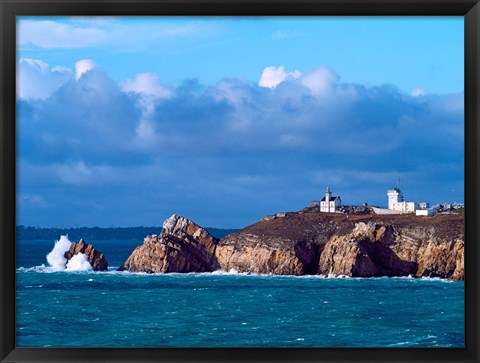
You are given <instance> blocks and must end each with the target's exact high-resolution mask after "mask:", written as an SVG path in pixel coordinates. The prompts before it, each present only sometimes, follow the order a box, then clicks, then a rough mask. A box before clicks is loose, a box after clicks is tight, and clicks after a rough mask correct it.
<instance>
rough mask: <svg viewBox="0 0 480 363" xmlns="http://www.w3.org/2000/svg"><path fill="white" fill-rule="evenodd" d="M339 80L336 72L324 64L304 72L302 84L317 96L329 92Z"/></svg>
mask: <svg viewBox="0 0 480 363" xmlns="http://www.w3.org/2000/svg"><path fill="white" fill-rule="evenodd" d="M338 80H339V77H338V76H337V75H336V74H335V72H333V71H332V70H331V69H329V68H328V67H326V66H323V65H322V66H320V67H318V68H316V69H314V70H312V71H310V72H306V73H304V74H303V75H302V77H301V79H300V81H301V82H302V84H303V85H305V86H306V87H307V88H308V89H309V90H310V91H311V92H312V93H313V94H314V95H317V96H321V95H326V94H328V93H329V92H330V91H331V90H332V88H333V86H334V85H335V83H336V82H337V81H338Z"/></svg>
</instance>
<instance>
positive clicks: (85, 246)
mask: <svg viewBox="0 0 480 363" xmlns="http://www.w3.org/2000/svg"><path fill="white" fill-rule="evenodd" d="M79 253H83V254H84V255H85V256H86V257H87V259H88V262H89V263H90V265H91V266H92V268H93V270H94V271H106V270H107V268H108V262H107V259H106V258H105V255H104V254H103V253H101V252H100V251H98V250H96V249H95V248H94V247H93V246H92V245H91V244H89V243H86V242H85V241H84V240H83V239H81V240H80V241H78V243H76V242H72V244H71V245H70V249H69V250H68V251H66V252H65V255H64V256H65V258H66V259H67V261H70V260H71V259H72V257H73V256H75V255H77V254H79Z"/></svg>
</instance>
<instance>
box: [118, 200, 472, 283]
mask: <svg viewBox="0 0 480 363" xmlns="http://www.w3.org/2000/svg"><path fill="white" fill-rule="evenodd" d="M232 269H233V270H235V271H238V272H247V273H248V272H250V273H260V274H278V275H326V276H351V277H376V276H412V277H440V278H447V279H453V280H463V279H464V210H463V209H461V210H456V211H454V212H450V213H439V214H437V215H435V216H429V217H423V216H415V215H414V214H402V215H375V214H372V213H369V211H368V208H363V209H362V210H361V211H355V213H319V212H315V211H313V210H311V209H308V208H307V209H305V210H303V211H301V212H292V213H282V214H277V215H274V216H269V217H266V218H264V219H262V220H261V221H259V222H257V223H255V224H253V225H251V226H248V227H246V228H244V229H242V230H239V231H237V232H234V233H232V234H230V235H228V236H226V237H224V238H222V239H217V238H215V237H213V236H211V235H210V234H209V233H208V231H207V230H205V229H204V228H202V227H200V226H198V225H197V224H195V223H194V222H193V221H190V220H188V219H186V218H184V217H181V216H178V215H175V214H174V215H173V216H171V217H170V218H169V219H167V220H166V221H165V222H164V224H163V229H162V232H161V233H160V235H151V236H147V237H145V239H144V242H143V244H142V245H140V246H138V247H137V248H136V249H135V250H134V251H133V252H132V254H131V255H130V256H129V257H128V259H127V260H126V261H125V262H124V263H123V264H122V265H121V266H120V268H119V270H120V271H131V272H147V273H159V272H211V271H216V270H224V271H231V270H232Z"/></svg>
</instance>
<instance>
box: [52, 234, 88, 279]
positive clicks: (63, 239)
mask: <svg viewBox="0 0 480 363" xmlns="http://www.w3.org/2000/svg"><path fill="white" fill-rule="evenodd" d="M71 244H72V242H71V241H70V240H69V239H68V236H60V239H59V240H58V241H57V242H55V245H54V246H53V249H52V250H51V251H50V253H49V254H48V255H47V261H48V264H49V265H50V270H52V271H64V270H66V271H88V270H92V269H93V268H92V266H91V265H90V262H89V261H88V258H87V256H85V255H84V254H83V253H78V254H76V255H74V256H73V257H72V258H71V259H70V261H67V259H66V258H65V252H67V251H68V250H69V249H70V246H71Z"/></svg>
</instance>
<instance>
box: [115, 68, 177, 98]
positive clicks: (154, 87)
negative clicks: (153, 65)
mask: <svg viewBox="0 0 480 363" xmlns="http://www.w3.org/2000/svg"><path fill="white" fill-rule="evenodd" d="M121 86H122V88H123V90H125V91H126V92H134V93H140V94H143V95H152V96H156V97H160V98H169V97H172V91H171V90H170V89H168V88H167V87H165V86H164V85H162V84H161V82H160V79H159V78H158V76H157V75H156V74H154V73H139V74H137V75H136V76H135V78H134V79H133V80H132V79H127V80H125V81H123V82H121Z"/></svg>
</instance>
